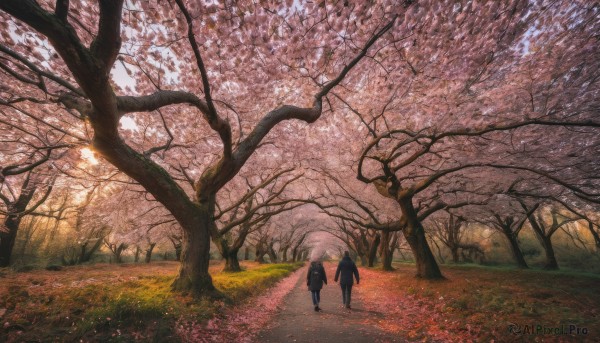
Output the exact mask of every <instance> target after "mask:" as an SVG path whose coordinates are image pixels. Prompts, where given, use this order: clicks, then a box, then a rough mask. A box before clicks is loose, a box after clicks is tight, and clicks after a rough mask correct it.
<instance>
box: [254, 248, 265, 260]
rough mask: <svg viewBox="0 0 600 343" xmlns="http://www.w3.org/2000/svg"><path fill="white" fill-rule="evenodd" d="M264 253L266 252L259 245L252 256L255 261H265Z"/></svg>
mask: <svg viewBox="0 0 600 343" xmlns="http://www.w3.org/2000/svg"><path fill="white" fill-rule="evenodd" d="M265 254H266V252H265V251H264V250H263V248H262V247H261V246H259V245H257V246H256V257H255V258H254V261H255V262H258V263H265Z"/></svg>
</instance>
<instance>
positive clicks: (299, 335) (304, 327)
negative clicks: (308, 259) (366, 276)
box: [257, 263, 401, 343]
mask: <svg viewBox="0 0 600 343" xmlns="http://www.w3.org/2000/svg"><path fill="white" fill-rule="evenodd" d="M336 267H337V264H334V263H326V264H325V268H326V273H327V279H328V281H329V285H326V286H324V287H323V290H322V291H321V305H320V306H321V308H322V309H323V311H321V312H315V311H314V308H313V306H312V302H311V297H310V292H309V291H308V289H307V287H306V272H307V267H305V268H304V269H303V271H304V274H303V275H302V276H301V277H300V279H299V280H298V282H297V283H296V286H295V287H294V289H293V290H292V291H291V292H290V293H289V294H288V295H287V296H286V298H285V299H284V301H283V306H282V309H281V311H280V312H279V313H277V314H276V315H275V316H274V318H273V323H272V325H270V326H269V328H266V329H265V330H264V331H263V332H261V333H259V334H258V337H257V341H258V342H272V343H275V342H343V341H346V342H369V343H371V342H401V339H400V338H399V337H396V336H390V334H389V333H385V332H383V331H381V330H380V329H378V328H376V327H374V326H372V325H370V324H368V323H369V322H371V323H373V322H377V321H381V320H385V318H384V315H383V314H381V313H379V312H376V311H369V310H366V309H364V308H363V307H362V304H361V303H360V301H359V300H358V299H357V298H356V297H354V292H353V300H352V310H347V309H345V308H343V307H342V292H341V289H340V286H339V284H336V283H334V282H333V278H334V276H335V268H336ZM364 281H365V282H368V280H364ZM355 287H360V285H358V286H356V285H355Z"/></svg>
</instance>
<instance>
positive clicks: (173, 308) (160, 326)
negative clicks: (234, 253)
mask: <svg viewBox="0 0 600 343" xmlns="http://www.w3.org/2000/svg"><path fill="white" fill-rule="evenodd" d="M178 266H179V263H176V262H156V263H154V262H153V263H151V264H123V265H114V264H113V265H109V264H97V265H90V266H75V267H69V268H66V269H63V270H61V271H46V270H41V271H40V270H36V271H30V272H24V273H12V272H8V271H5V272H4V273H3V275H2V276H1V277H0V320H1V323H2V327H1V328H0V342H5V341H6V342H22V341H34V342H37V341H42V342H53V341H59V342H61V341H79V340H83V341H111V342H130V341H133V340H139V341H161V342H164V341H177V340H178V337H177V336H176V333H175V331H176V330H175V326H176V324H177V323H178V322H179V321H182V320H183V321H185V320H193V321H202V320H206V319H209V318H211V317H213V316H214V315H215V314H217V313H219V312H220V311H223V310H224V309H225V308H226V307H227V306H232V305H233V304H237V303H240V302H243V301H244V300H245V299H247V298H249V297H251V296H253V295H256V294H259V293H260V292H262V291H263V290H265V289H266V288H268V287H270V286H272V285H273V284H275V283H276V282H277V281H278V280H280V279H282V278H284V277H285V276H287V275H289V274H290V273H291V272H292V271H293V270H295V269H297V268H299V267H300V265H299V264H295V265H291V264H273V265H260V264H257V263H253V262H242V267H243V268H245V270H244V271H243V272H240V273H222V272H220V270H221V269H222V265H221V264H215V265H213V266H211V274H212V275H213V279H214V283H215V286H216V287H217V288H218V289H219V290H220V291H222V292H223V293H224V294H225V295H226V296H227V298H228V299H229V300H227V301H214V302H213V301H208V300H200V301H198V300H194V299H192V298H189V297H184V296H181V295H177V294H173V293H172V292H171V291H170V285H171V283H172V281H173V279H174V278H175V275H176V273H177V268H178Z"/></svg>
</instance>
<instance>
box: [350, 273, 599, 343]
mask: <svg viewBox="0 0 600 343" xmlns="http://www.w3.org/2000/svg"><path fill="white" fill-rule="evenodd" d="M394 266H395V268H396V270H395V271H393V272H385V271H382V270H379V269H362V271H363V274H364V275H362V278H363V281H362V282H361V286H360V288H359V292H360V294H361V296H362V297H363V298H364V300H365V303H366V304H367V306H368V307H370V309H372V310H376V311H382V312H383V315H385V317H386V320H383V321H382V322H381V323H377V324H376V325H379V326H380V327H382V328H384V329H385V330H388V331H392V332H395V333H397V334H398V335H400V336H402V337H404V338H405V339H407V340H411V341H412V340H418V341H421V340H425V341H431V340H435V341H451V342H459V341H467V340H473V341H480V342H490V341H492V340H494V341H496V342H514V341H544V342H562V341H590V342H593V341H600V275H597V274H587V273H576V272H560V271H557V272H548V271H541V270H518V269H513V268H501V267H481V266H472V265H465V266H461V265H455V266H442V272H443V274H444V275H445V277H446V278H447V280H444V281H436V282H429V281H424V280H419V279H415V277H414V274H415V267H414V265H411V264H395V265H394ZM382 309H383V310H382ZM511 325H512V326H513V331H518V329H519V328H520V329H521V332H520V333H516V332H510V331H509V326H511ZM571 325H574V326H575V330H577V328H579V329H580V332H579V334H576V333H575V332H573V333H574V334H572V335H571V334H569V333H566V334H565V333H564V332H565V331H564V330H569V329H570V328H571ZM517 326H518V328H517ZM525 326H528V328H526V327H525ZM531 328H533V332H528V331H527V330H529V329H531ZM540 328H541V331H539V330H540ZM556 328H559V329H563V331H561V333H560V334H556V332H554V330H555V329H556ZM584 328H585V329H586V331H587V335H583V333H582V332H581V330H582V329H584ZM544 330H545V331H546V332H545V333H544ZM548 330H552V331H553V332H551V333H549V332H548Z"/></svg>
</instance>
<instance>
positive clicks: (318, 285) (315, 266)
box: [306, 261, 327, 311]
mask: <svg viewBox="0 0 600 343" xmlns="http://www.w3.org/2000/svg"><path fill="white" fill-rule="evenodd" d="M323 284H327V275H325V268H323V264H322V263H321V262H317V261H313V262H311V263H310V268H308V273H307V274H306V285H307V286H308V290H310V292H311V294H312V301H313V305H314V306H315V311H321V308H320V307H319V302H320V301H321V289H322V288H323Z"/></svg>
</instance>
